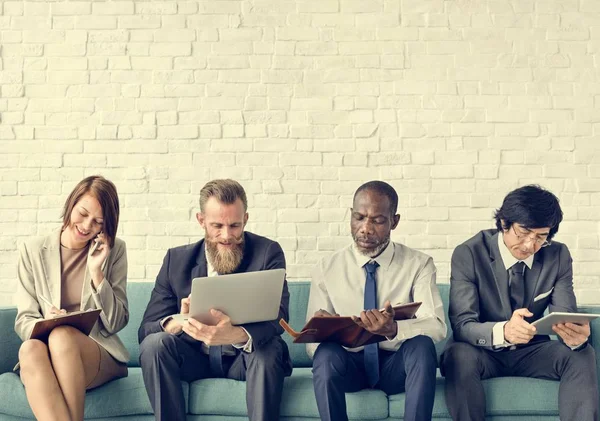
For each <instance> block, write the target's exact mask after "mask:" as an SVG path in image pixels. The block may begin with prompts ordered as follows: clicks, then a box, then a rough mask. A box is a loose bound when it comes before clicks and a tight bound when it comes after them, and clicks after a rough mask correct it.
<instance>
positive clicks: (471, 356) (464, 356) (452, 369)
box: [440, 342, 480, 377]
mask: <svg viewBox="0 0 600 421" xmlns="http://www.w3.org/2000/svg"><path fill="white" fill-rule="evenodd" d="M479 352H480V351H479V350H478V349H477V348H475V347H474V346H473V345H470V344H467V343H464V342H454V343H452V344H451V345H450V346H448V347H447V348H446V349H445V350H444V353H443V354H442V359H441V364H440V368H441V371H442V374H443V375H444V376H453V377H461V376H470V375H472V374H474V373H476V372H478V371H479V368H478V367H479V363H478V361H479Z"/></svg>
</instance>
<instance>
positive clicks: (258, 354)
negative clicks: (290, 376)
mask: <svg viewBox="0 0 600 421" xmlns="http://www.w3.org/2000/svg"><path fill="white" fill-rule="evenodd" d="M286 346H287V345H286V344H285V342H283V340H279V339H278V338H273V339H271V340H270V341H269V342H267V343H266V344H263V345H262V346H261V347H260V348H256V349H254V351H253V352H251V353H250V354H248V355H247V361H248V365H249V366H254V367H255V368H258V369H262V370H283V368H284V364H285V361H284V359H285V357H286V355H287V352H286V351H287V349H286V348H285V347H286Z"/></svg>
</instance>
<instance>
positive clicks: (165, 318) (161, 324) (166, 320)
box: [158, 316, 183, 336]
mask: <svg viewBox="0 0 600 421" xmlns="http://www.w3.org/2000/svg"><path fill="white" fill-rule="evenodd" d="M172 318H173V316H167V317H164V318H162V319H160V320H159V322H158V323H159V324H160V328H161V329H162V331H163V332H166V330H165V326H166V325H167V322H168V321H169V320H171V319H172ZM182 333H183V330H180V331H179V332H177V333H176V334H175V335H176V336H179V335H181V334H182Z"/></svg>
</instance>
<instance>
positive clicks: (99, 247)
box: [88, 232, 110, 287]
mask: <svg viewBox="0 0 600 421" xmlns="http://www.w3.org/2000/svg"><path fill="white" fill-rule="evenodd" d="M92 242H93V244H92V245H91V246H90V252H89V254H88V268H89V270H90V274H91V275H92V280H93V281H94V285H95V286H96V287H98V286H100V283H101V282H102V280H103V279H104V274H103V273H102V264H103V263H104V261H105V260H106V257H107V256H108V252H109V251H110V250H109V247H108V244H107V242H106V239H105V237H104V233H103V232H100V234H98V236H97V237H96V238H94V239H93V240H92Z"/></svg>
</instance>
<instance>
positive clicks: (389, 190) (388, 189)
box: [352, 180, 398, 216]
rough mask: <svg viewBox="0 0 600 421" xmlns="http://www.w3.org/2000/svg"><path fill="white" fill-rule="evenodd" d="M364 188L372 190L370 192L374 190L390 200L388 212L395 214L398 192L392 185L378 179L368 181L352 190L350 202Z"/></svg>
mask: <svg viewBox="0 0 600 421" xmlns="http://www.w3.org/2000/svg"><path fill="white" fill-rule="evenodd" d="M365 190H368V191H372V192H375V193H378V194H380V195H382V196H385V197H387V198H388V199H389V201H390V213H391V215H392V216H394V215H396V211H397V210H398V193H396V190H394V188H393V187H392V186H390V185H389V184H388V183H386V182H384V181H378V180H374V181H369V182H367V183H365V184H363V185H362V186H360V187H359V188H358V189H357V190H356V192H354V197H353V198H352V202H354V201H355V200H356V196H357V195H358V193H360V192H362V191H365Z"/></svg>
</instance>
